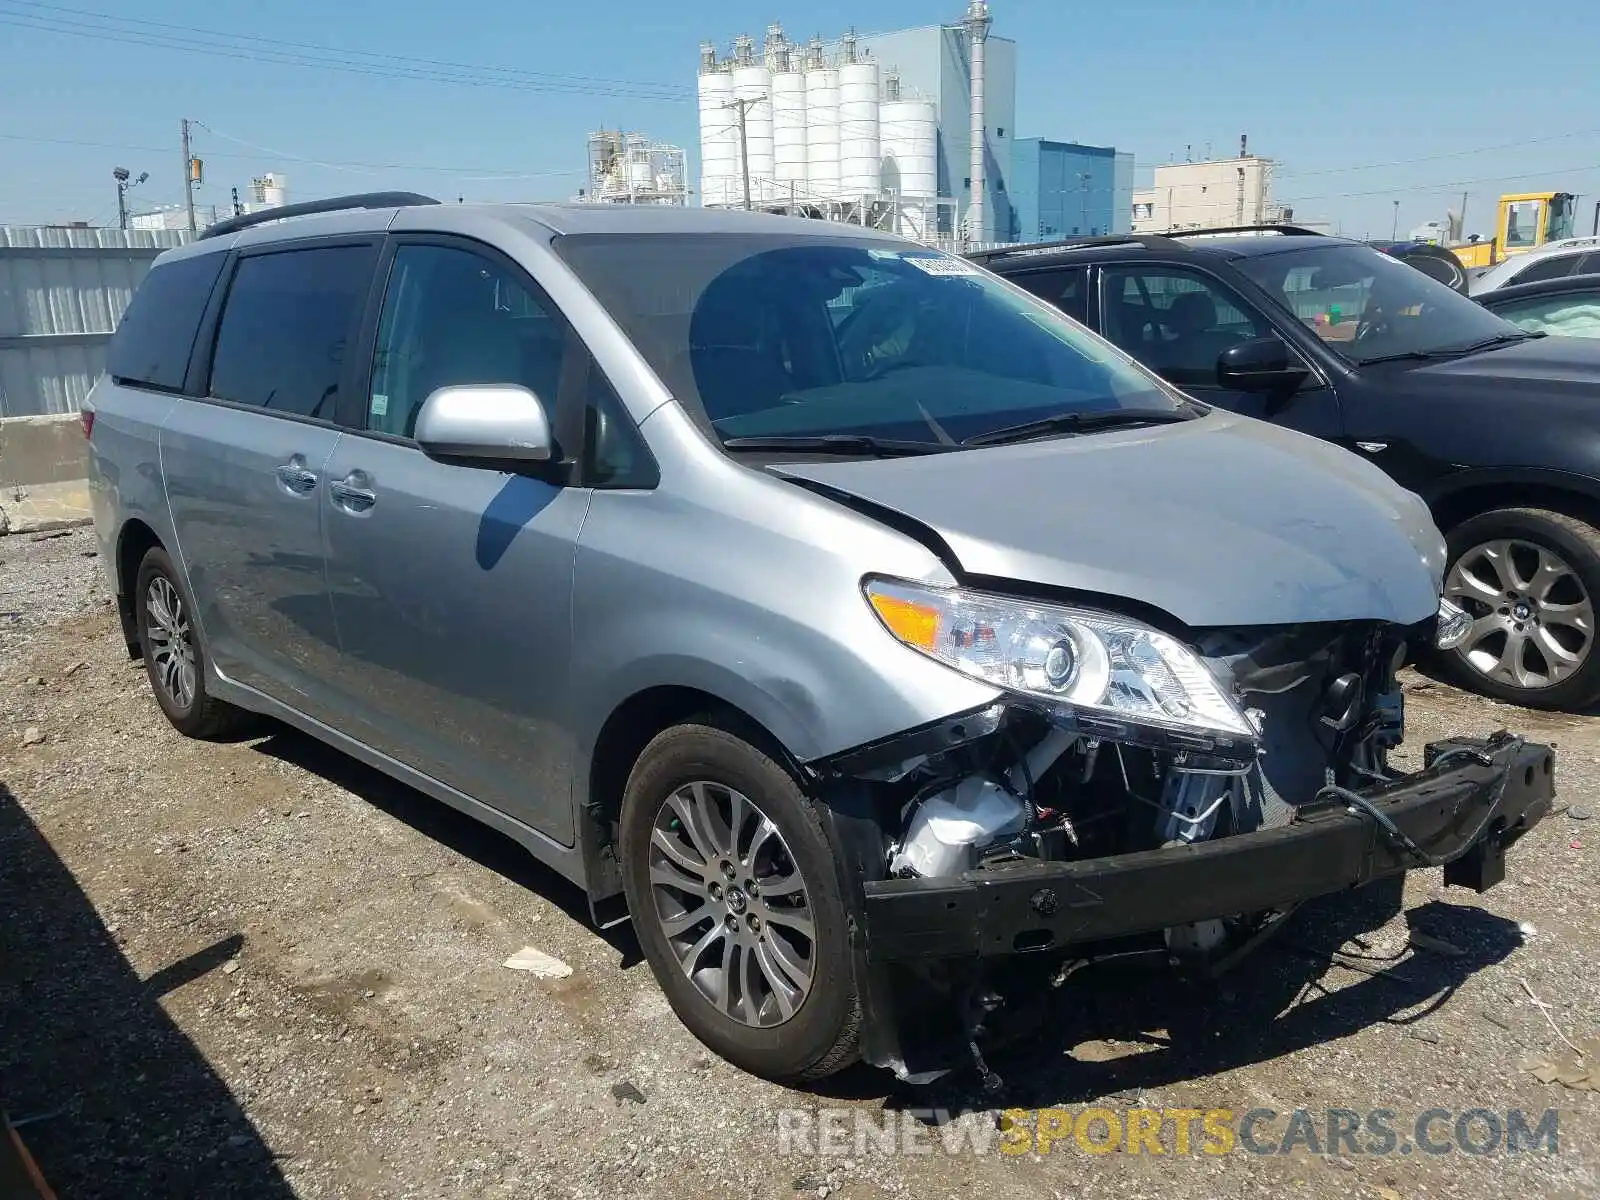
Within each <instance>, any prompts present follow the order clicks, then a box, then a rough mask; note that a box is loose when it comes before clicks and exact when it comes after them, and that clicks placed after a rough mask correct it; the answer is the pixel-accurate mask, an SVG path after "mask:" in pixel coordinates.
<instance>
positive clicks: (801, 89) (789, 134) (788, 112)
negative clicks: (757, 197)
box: [772, 62, 807, 200]
mask: <svg viewBox="0 0 1600 1200" xmlns="http://www.w3.org/2000/svg"><path fill="white" fill-rule="evenodd" d="M787 65H788V63H787V62H785V66H787ZM772 150H773V165H774V168H775V169H774V172H773V174H774V178H776V180H777V182H778V191H779V193H780V194H779V196H778V199H780V200H781V199H784V198H785V194H786V193H788V192H789V191H790V190H794V191H797V192H798V193H799V194H800V195H802V196H803V195H805V192H806V179H807V168H806V77H805V76H804V75H802V74H801V73H800V72H799V71H790V70H784V71H780V72H778V73H777V74H776V75H774V76H773V77H772ZM791 185H793V188H792V189H791Z"/></svg>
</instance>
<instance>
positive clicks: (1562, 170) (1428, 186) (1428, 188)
mask: <svg viewBox="0 0 1600 1200" xmlns="http://www.w3.org/2000/svg"><path fill="white" fill-rule="evenodd" d="M1589 171H1600V163H1590V164H1588V165H1586V166H1581V167H1553V168H1551V169H1549V170H1547V171H1512V172H1509V173H1508V174H1504V175H1482V176H1479V177H1478V178H1476V179H1447V180H1444V181H1442V182H1440V183H1419V184H1411V185H1409V186H1407V187H1386V188H1373V189H1372V190H1371V191H1364V192H1326V193H1323V194H1322V195H1318V196H1297V197H1295V198H1294V199H1293V200H1291V201H1289V203H1293V204H1303V203H1304V202H1305V201H1307V200H1351V199H1355V198H1358V197H1362V196H1395V195H1405V194H1407V193H1414V192H1435V191H1441V190H1443V189H1444V188H1458V187H1466V186H1467V185H1469V184H1474V183H1499V182H1502V181H1503V180H1507V179H1528V178H1532V177H1539V176H1542V177H1546V178H1548V177H1549V176H1552V175H1579V174H1584V173H1586V172H1589Z"/></svg>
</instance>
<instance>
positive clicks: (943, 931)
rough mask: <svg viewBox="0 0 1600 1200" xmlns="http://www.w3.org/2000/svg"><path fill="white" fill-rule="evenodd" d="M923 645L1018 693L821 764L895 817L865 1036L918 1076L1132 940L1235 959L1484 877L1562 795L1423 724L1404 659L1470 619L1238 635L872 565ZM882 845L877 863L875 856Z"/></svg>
mask: <svg viewBox="0 0 1600 1200" xmlns="http://www.w3.org/2000/svg"><path fill="white" fill-rule="evenodd" d="M867 592H868V599H869V600H870V601H871V603H872V604H873V606H874V608H875V609H876V610H877V612H878V613H879V616H880V618H881V619H882V620H883V622H884V624H885V625H886V626H887V627H888V628H889V630H890V632H892V633H894V634H895V636H896V637H898V638H899V639H900V640H901V641H902V642H904V643H906V644H907V645H909V646H911V647H912V648H914V649H918V650H921V651H922V652H924V653H928V654H930V655H932V656H934V657H936V658H939V659H940V660H941V661H944V662H945V663H946V664H947V665H949V666H951V667H952V668H953V669H956V670H960V671H963V672H965V673H968V674H972V675H975V676H977V677H980V678H984V679H988V680H990V681H992V682H995V683H996V684H998V685H1000V686H1002V687H1003V688H1004V693H1003V694H1004V697H1005V698H1004V699H1002V700H1000V701H998V702H996V703H995V704H993V705H990V706H988V707H986V708H984V709H981V710H978V711H975V712H971V713H965V714H960V715H957V716H953V717H951V718H948V719H946V720H943V721H940V722H937V723H935V724H933V725H930V726H927V727H924V728H921V729H917V730H913V731H909V732H907V733H904V734H902V735H900V736H897V737H895V738H890V739H886V740H884V741H882V742H878V743H875V744H872V745H869V746H865V747H860V748H857V749H855V750H852V751H850V752H848V753H846V754H843V755H840V756H837V757H835V758H832V759H830V760H827V761H825V762H820V763H814V764H812V767H813V768H814V769H815V770H816V771H817V773H818V775H819V777H821V778H822V779H824V780H827V779H829V778H832V779H834V780H850V781H855V782H857V783H865V784H867V785H869V786H868V787H867V788H865V789H864V790H865V791H866V793H867V794H869V795H870V796H871V797H872V799H871V800H870V802H869V807H870V808H871V813H870V814H869V816H870V820H871V822H872V823H873V824H875V825H876V826H877V828H878V829H879V830H880V831H881V832H882V834H883V842H882V843H881V844H880V848H881V861H878V862H866V861H862V862H861V865H862V867H863V868H864V875H865V878H866V879H867V882H866V883H865V884H864V885H863V888H862V894H861V906H862V911H861V912H860V914H859V919H858V921H857V923H856V926H855V931H854V932H855V943H856V944H855V950H856V955H857V961H858V969H859V970H860V972H861V974H862V978H863V987H862V992H863V1003H864V1005H865V1007H866V1009H867V1012H866V1016H867V1026H866V1029H865V1030H864V1047H863V1048H864V1052H865V1055H866V1057H867V1058H868V1060H869V1061H871V1062H874V1063H876V1064H878V1065H882V1066H887V1067H890V1068H892V1069H893V1070H895V1071H896V1073H897V1074H899V1075H900V1076H901V1077H902V1078H906V1079H912V1080H925V1079H928V1078H931V1077H934V1076H936V1075H938V1074H941V1073H943V1072H944V1071H947V1070H949V1069H952V1068H954V1067H958V1066H961V1065H964V1064H966V1063H974V1064H975V1065H976V1066H977V1068H978V1070H979V1071H980V1073H981V1074H982V1075H983V1076H984V1077H985V1079H986V1081H987V1082H991V1083H993V1082H996V1081H995V1080H994V1077H993V1076H992V1075H991V1074H990V1073H989V1071H988V1068H987V1067H986V1065H985V1064H984V1061H983V1057H982V1054H981V1051H980V1048H979V1047H980V1042H981V1041H982V1040H983V1038H984V1035H985V1034H986V1033H989V1032H994V1031H995V1027H996V1026H997V1025H999V1024H1002V1023H1004V1022H1005V1021H1006V1020H1007V1015H1008V1014H1009V1013H1010V1012H1011V1011H1013V1010H1014V1009H1016V1008H1019V1007H1021V1008H1026V1007H1028V1006H1029V1005H1030V1003H1031V1002H1033V1001H1036V1000H1037V999H1038V998H1039V996H1040V995H1041V994H1042V993H1043V992H1045V991H1047V990H1048V982H1047V981H1049V980H1051V979H1052V978H1053V980H1054V981H1055V982H1057V983H1059V982H1060V981H1061V980H1063V979H1064V978H1065V977H1066V975H1067V974H1068V973H1069V972H1070V971H1071V970H1072V969H1073V967H1074V966H1075V965H1076V964H1079V963H1082V962H1084V961H1087V960H1091V959H1093V958H1094V957H1096V956H1098V955H1100V954H1103V953H1106V952H1108V951H1118V952H1123V951H1127V950H1129V949H1131V948H1136V947H1137V948H1146V949H1148V950H1150V951H1151V952H1153V953H1155V954H1157V955H1158V956H1161V957H1164V958H1167V959H1169V960H1171V961H1173V962H1174V963H1175V964H1177V965H1179V966H1183V967H1187V968H1193V969H1200V970H1207V971H1210V970H1215V969H1219V968H1220V966H1221V965H1224V964H1226V963H1228V962H1231V961H1232V960H1234V959H1236V958H1237V957H1239V956H1240V955H1241V954H1243V953H1244V952H1246V951H1247V950H1248V949H1249V948H1251V947H1252V946H1253V945H1254V944H1255V943H1256V942H1258V941H1259V940H1260V939H1261V938H1262V937H1263V936H1264V934H1265V932H1266V931H1268V930H1270V928H1271V927H1272V926H1273V925H1274V924H1275V923H1276V922H1277V920H1279V919H1280V918H1281V917H1282V916H1284V915H1286V914H1287V913H1288V912H1289V911H1290V910H1292V908H1293V907H1294V906H1295V905H1296V904H1297V903H1299V902H1300V901H1302V900H1305V899H1310V898H1312V897H1314V896H1318V895H1323V894H1327V893H1330V892H1334V891H1339V890H1341V889H1343V888H1346V887H1350V886H1353V885H1356V884H1360V883H1364V882H1367V881H1369V880H1372V879H1375V878H1379V877H1382V876H1385V875H1393V874H1397V873H1400V872H1404V871H1406V870H1408V869H1411V868H1414V867H1419V866H1432V865H1441V864H1447V865H1446V872H1445V879H1446V882H1447V883H1453V884H1463V885H1467V886H1472V887H1475V888H1477V889H1478V890H1484V889H1486V888H1487V887H1489V886H1492V885H1493V884H1494V883H1495V882H1497V881H1498V879H1499V877H1500V875H1501V873H1502V872H1503V855H1504V851H1505V848H1506V847H1507V846H1508V845H1509V844H1510V843H1511V842H1512V841H1514V840H1515V839H1516V838H1517V837H1519V836H1521V835H1522V834H1523V833H1525V832H1526V831H1527V830H1528V829H1530V828H1531V827H1532V826H1533V825H1534V824H1535V823H1537V822H1538V820H1540V819H1541V818H1542V817H1543V816H1544V815H1545V813H1546V812H1548V811H1549V808H1550V804H1551V798H1552V795H1553V754H1552V751H1551V750H1550V749H1549V748H1547V747H1543V746H1534V745H1529V744H1526V743H1524V742H1522V741H1521V740H1520V739H1517V738H1513V737H1509V736H1505V735H1502V736H1500V737H1498V738H1494V739H1489V740H1483V741H1478V740H1468V739H1457V740H1452V741H1448V742H1443V743H1437V744H1434V745H1431V746H1429V747H1428V750H1427V755H1426V763H1425V766H1424V768H1423V769H1422V770H1421V771H1418V772H1414V773H1411V774H1405V773H1401V772H1398V771H1396V770H1395V769H1393V768H1392V767H1391V766H1390V764H1389V761H1388V756H1389V752H1390V751H1391V750H1393V749H1394V748H1395V747H1396V746H1398V745H1399V744H1400V741H1401V739H1402V737H1403V736H1404V701H1403V694H1402V692H1401V689H1400V686H1399V684H1398V682H1397V680H1396V672H1397V671H1398V669H1399V668H1400V666H1401V665H1402V664H1403V662H1404V661H1405V658H1406V653H1407V646H1408V644H1415V643H1417V642H1419V641H1433V640H1436V639H1437V638H1439V637H1441V636H1443V637H1448V636H1450V630H1448V629H1442V628H1441V627H1440V626H1441V623H1443V622H1447V620H1448V615H1449V614H1447V613H1446V612H1441V615H1440V617H1439V618H1429V619H1428V620H1427V621H1425V622H1422V623H1420V624H1419V625H1417V626H1411V627H1402V626H1396V625H1392V624H1387V623H1384V622H1378V621H1346V622H1333V623H1307V624H1301V625H1294V626H1287V627H1281V626H1273V627H1265V628H1241V629H1229V630H1211V631H1205V632H1202V633H1199V634H1193V635H1190V636H1189V638H1188V639H1187V640H1180V639H1179V638H1177V637H1175V636H1172V635H1170V634H1168V633H1165V632H1161V631H1159V630H1157V629H1155V628H1154V627H1152V626H1149V625H1145V624H1143V623H1141V622H1139V621H1136V620H1132V619H1124V618H1120V617H1117V616H1115V615H1111V614H1106V613H1103V612H1099V611H1092V610H1081V609H1076V608H1069V607H1065V606H1059V605H1052V604H1045V603H1034V602H1029V601H1020V600H1014V599H1010V598H1005V597H997V596H989V595H985V594H982V593H972V592H966V591H962V590H955V591H951V592H945V593H941V592H939V591H938V590H936V589H927V588H921V587H916V586H911V585H903V584H899V583H897V582H894V581H869V582H868V585H867ZM858 857H860V856H859V855H858Z"/></svg>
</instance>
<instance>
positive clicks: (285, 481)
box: [276, 454, 317, 496]
mask: <svg viewBox="0 0 1600 1200" xmlns="http://www.w3.org/2000/svg"><path fill="white" fill-rule="evenodd" d="M276 474H277V476H278V482H279V483H281V484H282V485H283V487H284V490H285V491H288V492H293V493H294V494H295V495H297V496H304V495H306V494H308V493H309V492H312V491H314V490H315V489H316V486H317V473H316V472H315V471H311V470H307V469H306V460H305V459H303V458H301V457H300V456H299V455H298V454H296V455H295V456H294V457H293V458H291V459H290V460H289V461H288V462H286V463H279V464H278V466H277V468H276Z"/></svg>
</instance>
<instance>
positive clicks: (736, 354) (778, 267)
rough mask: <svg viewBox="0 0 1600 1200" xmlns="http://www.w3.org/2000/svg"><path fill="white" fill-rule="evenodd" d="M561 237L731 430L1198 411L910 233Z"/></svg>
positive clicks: (697, 411)
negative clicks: (907, 239) (874, 237)
mask: <svg viewBox="0 0 1600 1200" xmlns="http://www.w3.org/2000/svg"><path fill="white" fill-rule="evenodd" d="M555 248H556V250H557V252H558V253H559V254H561V255H562V256H563V257H564V258H565V259H566V261H567V262H568V263H569V264H570V265H571V266H572V267H573V269H574V270H575V271H576V272H577V273H578V275H579V276H580V277H581V278H582V279H583V281H584V283H585V284H586V285H587V286H588V288H589V290H590V291H591V292H592V293H594V295H595V296H596V297H597V298H598V299H599V300H600V302H601V303H602V304H603V305H604V306H605V308H606V309H607V310H608V312H610V314H611V315H612V317H613V318H614V319H616V320H617V321H618V323H619V324H620V325H621V326H622V327H623V329H624V330H625V331H626V332H627V334H628V336H629V337H630V339H631V340H632V341H633V343H634V344H635V345H636V346H637V347H638V348H639V350H640V352H641V353H642V354H643V355H644V356H645V358H646V359H647V360H648V361H649V363H650V365H651V367H652V368H653V369H654V370H655V371H656V373H657V374H658V375H659V376H660V377H661V379H662V380H663V382H664V383H666V385H667V387H668V388H669V389H670V390H671V391H672V393H673V394H674V395H675V396H676V397H677V398H678V400H679V401H680V402H681V403H683V404H684V405H685V407H686V408H687V409H688V410H689V412H690V414H691V416H693V417H694V418H695V419H696V420H697V421H699V422H700V423H701V424H702V425H703V426H704V427H706V428H708V429H709V430H710V431H711V432H713V433H714V434H715V435H716V436H718V437H719V438H721V439H723V440H727V439H729V438H732V437H763V436H783V437H789V436H795V437H808V436H825V435H829V434H860V435H868V436H872V437H878V438H896V439H905V440H915V441H921V442H929V443H938V444H945V445H948V444H950V443H952V442H960V441H963V440H965V439H966V438H968V437H973V436H977V435H980V434H983V433H986V432H991V431H993V430H996V429H998V428H1001V427H1005V426H1010V425H1014V424H1017V423H1019V422H1026V421H1031V420H1035V419H1039V418H1043V417H1048V416H1056V415H1060V414H1064V413H1076V412H1103V411H1106V410H1109V409H1119V408H1141V409H1149V408H1159V409H1161V410H1163V411H1164V412H1178V411H1182V410H1183V408H1184V402H1183V401H1182V399H1181V398H1180V397H1178V396H1176V395H1175V394H1174V393H1172V392H1170V391H1168V390H1167V389H1166V388H1164V387H1163V386H1162V385H1161V384H1160V383H1159V382H1158V381H1157V380H1155V379H1153V378H1151V377H1150V376H1149V375H1147V374H1146V373H1144V372H1142V371H1141V370H1139V369H1138V368H1137V367H1136V366H1134V365H1133V364H1131V363H1129V362H1128V361H1127V360H1126V359H1124V358H1123V357H1122V356H1121V355H1119V354H1117V353H1116V351H1115V350H1114V349H1112V348H1111V347H1110V346H1108V345H1106V344H1105V343H1104V342H1102V341H1100V340H1099V339H1098V338H1096V337H1095V336H1094V335H1093V334H1091V333H1089V332H1088V331H1087V330H1085V329H1083V328H1082V327H1081V326H1079V325H1075V324H1073V323H1072V322H1071V321H1068V320H1067V319H1065V318H1064V317H1063V316H1062V315H1061V314H1060V313H1059V312H1057V311H1056V310H1055V309H1053V308H1051V307H1049V306H1048V305H1046V304H1043V303H1041V302H1039V301H1036V300H1033V299H1031V298H1029V297H1028V296H1026V295H1024V294H1021V293H1019V292H1018V291H1016V290H1014V289H1012V288H1011V287H1010V286H1008V285H1007V284H1005V283H1003V282H1001V281H1000V280H998V279H996V278H995V277H993V276H992V275H990V274H988V273H987V272H985V271H983V270H981V269H980V268H978V267H976V266H974V265H973V264H971V263H969V262H967V261H965V260H964V259H960V258H954V257H952V256H950V255H946V254H941V253H939V252H937V251H933V250H925V249H922V248H920V247H910V246H907V245H906V244H905V243H903V242H898V241H895V242H888V241H885V242H882V243H878V242H873V241H870V240H866V239H862V240H856V239H851V238H840V239H837V240H835V239H833V238H828V237H822V236H806V237H798V238H797V237H795V236H793V235H776V236H774V235H765V234H749V235H745V234H739V235H728V234H721V235H688V236H683V237H671V238H668V237H654V236H649V235H626V234H617V235H582V236H572V237H564V238H558V239H557V240H556V243H555Z"/></svg>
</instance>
